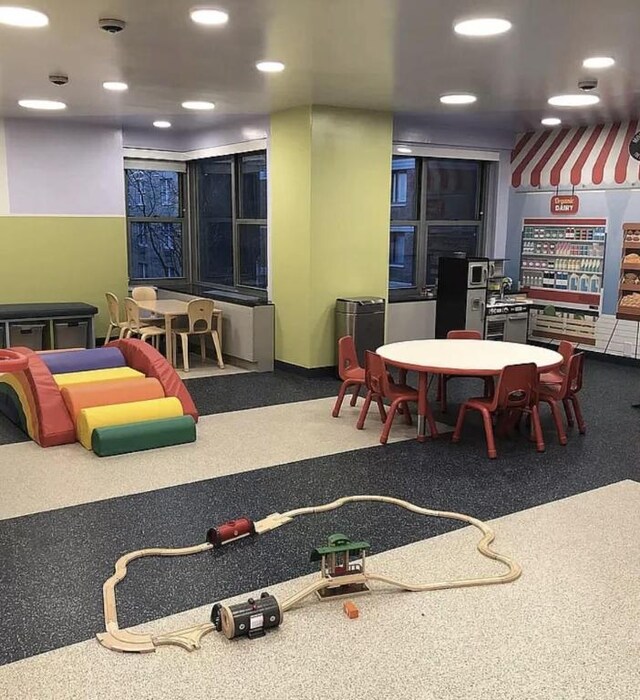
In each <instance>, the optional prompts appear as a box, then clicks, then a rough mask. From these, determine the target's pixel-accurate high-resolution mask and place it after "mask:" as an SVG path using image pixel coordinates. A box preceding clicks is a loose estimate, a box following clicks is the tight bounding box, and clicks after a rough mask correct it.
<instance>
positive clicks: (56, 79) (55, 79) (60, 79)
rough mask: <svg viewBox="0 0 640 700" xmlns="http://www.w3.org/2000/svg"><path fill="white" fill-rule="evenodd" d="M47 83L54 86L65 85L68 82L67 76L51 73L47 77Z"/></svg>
mask: <svg viewBox="0 0 640 700" xmlns="http://www.w3.org/2000/svg"><path fill="white" fill-rule="evenodd" d="M49 82H50V83H53V84H54V85H66V84H67V83H68V82H69V76H68V75H65V74H64V73H52V74H51V75H50V76H49Z"/></svg>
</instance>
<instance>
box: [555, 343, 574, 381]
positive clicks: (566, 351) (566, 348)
mask: <svg viewBox="0 0 640 700" xmlns="http://www.w3.org/2000/svg"><path fill="white" fill-rule="evenodd" d="M575 350H576V346H575V344H574V343H570V342H569V341H568V340H561V341H560V345H558V352H559V353H560V354H561V355H562V365H561V367H560V371H561V372H562V374H566V372H567V369H568V367H569V360H570V359H571V356H572V355H573V353H574V352H575Z"/></svg>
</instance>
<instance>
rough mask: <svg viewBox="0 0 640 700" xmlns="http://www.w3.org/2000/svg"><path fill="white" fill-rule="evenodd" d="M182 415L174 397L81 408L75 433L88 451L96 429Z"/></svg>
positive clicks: (180, 406)
mask: <svg viewBox="0 0 640 700" xmlns="http://www.w3.org/2000/svg"><path fill="white" fill-rule="evenodd" d="M181 415H183V411H182V404H181V403H180V400H179V399H176V398H175V397H174V396H171V397H169V398H165V399H151V400H149V401H134V402H132V403H116V404H112V405H111V406H94V407H93V408H83V409H82V410H81V411H80V413H79V414H78V421H77V423H76V431H77V434H78V440H79V441H80V442H81V443H82V445H83V446H84V447H86V448H87V449H88V450H90V449H91V435H92V433H93V431H94V430H95V429H96V428H105V427H107V426H110V425H126V424H127V423H140V422H141V421H147V420H156V419H158V418H175V417H176V416H181Z"/></svg>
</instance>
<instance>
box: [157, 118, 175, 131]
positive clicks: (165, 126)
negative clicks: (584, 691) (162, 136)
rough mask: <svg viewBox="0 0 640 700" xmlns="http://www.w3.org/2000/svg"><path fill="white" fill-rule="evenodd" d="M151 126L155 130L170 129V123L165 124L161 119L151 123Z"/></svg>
mask: <svg viewBox="0 0 640 700" xmlns="http://www.w3.org/2000/svg"><path fill="white" fill-rule="evenodd" d="M153 125H154V126H155V127H156V129H170V128H171V122H166V121H164V120H163V119H158V121H155V122H153Z"/></svg>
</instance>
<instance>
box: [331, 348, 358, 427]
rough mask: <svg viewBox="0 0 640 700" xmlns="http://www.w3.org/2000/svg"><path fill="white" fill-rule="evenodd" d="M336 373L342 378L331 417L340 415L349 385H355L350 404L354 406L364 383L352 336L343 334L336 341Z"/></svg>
mask: <svg viewBox="0 0 640 700" xmlns="http://www.w3.org/2000/svg"><path fill="white" fill-rule="evenodd" d="M338 373H339V375H340V379H342V386H341V387H340V391H339V392H338V398H337V399H336V403H335V406H334V407H333V413H332V415H333V417H334V418H337V417H338V416H339V415H340V409H341V408H342V402H343V401H344V395H345V393H346V391H347V389H348V388H349V387H350V386H353V387H355V388H354V391H353V395H352V397H351V405H352V406H355V405H356V401H357V400H358V394H359V393H360V388H361V387H362V386H363V385H364V368H363V367H360V365H359V363H358V356H357V355H356V346H355V344H354V342H353V337H352V336H350V335H345V336H344V337H343V338H340V340H339V341H338Z"/></svg>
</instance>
